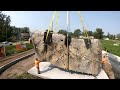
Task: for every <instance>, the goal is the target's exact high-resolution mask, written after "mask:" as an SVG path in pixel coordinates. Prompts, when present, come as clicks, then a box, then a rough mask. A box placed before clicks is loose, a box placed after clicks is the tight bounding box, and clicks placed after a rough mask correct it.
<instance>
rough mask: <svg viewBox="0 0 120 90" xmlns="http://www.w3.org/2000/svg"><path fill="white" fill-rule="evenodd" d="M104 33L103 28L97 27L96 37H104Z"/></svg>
mask: <svg viewBox="0 0 120 90" xmlns="http://www.w3.org/2000/svg"><path fill="white" fill-rule="evenodd" d="M103 34H104V32H103V31H102V29H101V28H96V31H95V32H94V37H95V38H97V39H102V38H103Z"/></svg>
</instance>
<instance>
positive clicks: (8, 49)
mask: <svg viewBox="0 0 120 90" xmlns="http://www.w3.org/2000/svg"><path fill="white" fill-rule="evenodd" d="M26 47H27V50H30V49H33V45H32V44H29V43H27V44H26ZM5 48H6V56H11V55H13V54H17V53H21V52H24V51H26V50H20V51H17V50H16V46H15V45H10V46H6V47H5Z"/></svg>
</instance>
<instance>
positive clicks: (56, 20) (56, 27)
mask: <svg viewBox="0 0 120 90" xmlns="http://www.w3.org/2000/svg"><path fill="white" fill-rule="evenodd" d="M59 18H60V11H59V12H58V16H57V18H56V26H55V29H54V32H56V29H57V26H58V20H59Z"/></svg>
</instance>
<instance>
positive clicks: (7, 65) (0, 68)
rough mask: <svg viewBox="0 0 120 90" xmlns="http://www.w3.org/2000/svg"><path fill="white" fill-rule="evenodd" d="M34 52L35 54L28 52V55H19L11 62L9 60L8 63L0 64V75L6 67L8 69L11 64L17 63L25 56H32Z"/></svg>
mask: <svg viewBox="0 0 120 90" xmlns="http://www.w3.org/2000/svg"><path fill="white" fill-rule="evenodd" d="M34 54H35V53H31V54H29V55H26V56H23V57H21V58H18V59H16V60H14V61H11V62H9V63H7V64H5V65H3V66H1V67H0V75H1V74H2V73H3V72H4V71H5V70H6V69H8V68H9V67H11V66H12V65H14V64H16V63H18V62H19V61H21V60H23V59H26V58H28V57H30V56H32V55H34Z"/></svg>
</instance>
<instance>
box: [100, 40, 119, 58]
mask: <svg viewBox="0 0 120 90" xmlns="http://www.w3.org/2000/svg"><path fill="white" fill-rule="evenodd" d="M100 41H101V43H102V49H103V50H105V49H106V48H107V49H108V51H109V52H110V53H112V54H114V55H117V56H120V44H119V46H114V45H113V44H114V43H117V42H120V41H117V40H100Z"/></svg>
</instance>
